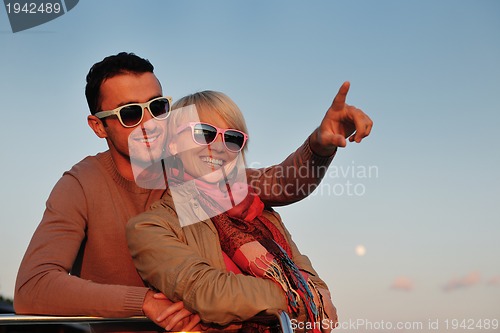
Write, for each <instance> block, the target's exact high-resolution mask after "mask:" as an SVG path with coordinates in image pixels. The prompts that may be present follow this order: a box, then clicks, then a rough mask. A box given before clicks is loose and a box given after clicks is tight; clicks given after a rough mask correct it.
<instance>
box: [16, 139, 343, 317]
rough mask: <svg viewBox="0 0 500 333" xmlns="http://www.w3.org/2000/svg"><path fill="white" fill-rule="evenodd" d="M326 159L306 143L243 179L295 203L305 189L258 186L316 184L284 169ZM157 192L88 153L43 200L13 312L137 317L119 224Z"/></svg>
mask: <svg viewBox="0 0 500 333" xmlns="http://www.w3.org/2000/svg"><path fill="white" fill-rule="evenodd" d="M332 158H333V156H332V157H330V158H322V157H319V156H316V155H314V154H313V153H312V152H311V150H310V148H309V144H308V140H307V141H306V143H305V144H304V145H302V146H301V147H300V148H299V149H298V150H297V151H296V152H295V153H294V154H292V155H290V156H289V157H288V158H287V159H286V160H285V161H283V163H282V164H281V165H280V166H279V167H271V168H267V169H259V170H249V171H248V174H249V179H250V180H251V182H252V184H253V185H255V186H258V187H259V188H261V189H263V190H262V191H260V195H261V198H262V199H263V201H264V202H265V203H266V204H271V205H282V204H286V203H290V202H294V201H297V200H300V199H301V198H303V197H304V196H305V195H307V194H308V193H304V192H303V191H296V193H295V192H293V191H292V190H291V189H292V187H289V188H288V190H289V191H286V193H282V195H279V196H274V197H273V196H270V195H269V194H270V193H266V192H265V190H264V189H265V188H269V185H272V184H280V185H281V186H285V185H286V184H292V185H293V186H300V185H301V184H318V183H319V181H320V180H321V178H322V176H323V175H324V172H322V173H321V174H318V172H315V173H314V175H313V173H312V171H311V172H310V173H309V175H311V176H312V175H313V176H312V177H306V178H300V180H299V181H298V182H297V181H296V180H295V179H287V178H286V177H283V170H284V169H287V168H289V167H290V166H296V167H299V166H302V167H304V165H307V166H308V168H316V167H320V168H321V170H322V171H325V170H326V167H325V166H328V165H329V163H330V162H331V160H332ZM276 171H278V173H277V172H276ZM318 176H319V177H318ZM266 184H267V185H266ZM163 192H164V191H163V190H147V189H143V188H140V187H138V186H137V185H136V184H135V183H134V182H133V181H128V180H126V179H124V178H123V177H121V175H120V174H119V173H118V172H117V170H116V167H115V165H114V163H113V160H112V158H111V155H110V153H109V152H104V153H100V154H98V155H96V156H91V157H87V158H85V159H84V160H82V161H81V162H79V163H78V164H76V165H75V166H74V167H73V168H72V169H71V170H70V171H68V172H65V173H64V174H63V176H62V178H61V179H60V180H59V181H58V183H57V184H56V185H55V187H54V189H53V190H52V192H51V194H50V196H49V199H48V200H47V207H46V210H45V213H44V215H43V218H42V221H41V222H40V225H39V226H38V228H37V229H36V231H35V233H34V235H33V238H32V239H31V242H30V244H29V246H28V249H27V251H26V254H25V256H24V258H23V261H22V262H21V266H20V268H19V272H18V276H17V281H16V289H15V295H14V308H15V311H16V313H19V314H51V315H87V316H105V317H127V316H134V315H142V314H143V313H142V304H143V301H144V297H145V295H146V292H147V290H148V289H147V288H146V287H145V286H144V284H143V281H142V279H141V277H140V276H139V274H138V273H137V271H136V269H135V267H134V264H133V262H132V259H131V257H130V254H129V251H128V247H127V241H126V237H125V225H126V223H127V221H128V220H129V219H130V218H132V217H133V216H136V215H138V214H139V213H142V212H144V211H146V210H147V208H148V207H149V206H150V205H151V204H152V203H153V202H155V201H157V200H158V199H160V198H161V196H162V194H163ZM68 273H70V274H68Z"/></svg>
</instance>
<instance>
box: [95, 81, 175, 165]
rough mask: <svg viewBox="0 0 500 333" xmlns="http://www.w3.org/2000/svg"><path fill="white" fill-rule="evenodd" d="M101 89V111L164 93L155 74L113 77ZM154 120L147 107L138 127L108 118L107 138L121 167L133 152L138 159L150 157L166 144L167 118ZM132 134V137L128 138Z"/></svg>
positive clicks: (146, 99)
mask: <svg viewBox="0 0 500 333" xmlns="http://www.w3.org/2000/svg"><path fill="white" fill-rule="evenodd" d="M100 92H101V110H113V109H115V108H117V107H119V106H122V105H125V104H130V103H145V102H148V101H150V100H151V99H153V98H155V97H160V96H162V90H161V86H160V83H159V82H158V80H157V78H156V76H155V75H154V74H153V73H142V74H132V73H127V74H120V75H117V76H114V77H112V78H109V79H107V80H105V81H104V82H103V83H102V85H101V90H100ZM151 119H153V118H152V117H151V114H150V113H149V111H148V110H144V117H143V119H142V121H141V123H140V124H139V125H137V126H136V127H132V128H126V127H123V126H122V124H121V123H120V121H119V120H118V118H117V117H116V116H110V117H107V118H105V122H106V124H107V126H106V127H105V131H106V135H107V136H106V140H107V142H108V146H109V149H110V152H111V154H112V156H113V159H114V161H115V163H116V164H117V166H118V167H119V168H120V165H118V164H122V165H123V163H125V164H128V165H130V160H129V157H130V156H131V155H133V156H134V158H135V159H144V160H148V159H150V158H151V154H153V155H159V154H161V152H162V149H163V147H164V144H165V126H164V121H158V120H151ZM145 133H146V134H147V136H146V135H145ZM130 135H132V136H131V138H130V140H129V136H130ZM129 142H130V146H129ZM155 158H157V156H155Z"/></svg>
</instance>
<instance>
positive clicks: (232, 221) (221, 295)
mask: <svg viewBox="0 0 500 333" xmlns="http://www.w3.org/2000/svg"><path fill="white" fill-rule="evenodd" d="M173 109H174V111H172V113H171V115H170V116H169V119H168V124H167V127H168V129H167V133H169V136H170V138H169V141H168V151H169V153H170V155H171V156H170V157H169V158H167V159H166V161H165V163H164V164H163V165H164V166H165V172H166V175H167V177H166V178H167V179H168V182H169V191H168V193H167V194H166V195H164V197H163V198H162V200H160V201H159V202H157V203H155V204H154V205H153V206H152V207H151V209H150V210H149V211H147V212H145V213H143V214H141V215H139V216H137V217H135V218H133V219H132V220H130V222H129V224H128V225H127V237H128V241H129V249H130V251H131V254H132V257H133V259H134V263H135V265H136V267H137V270H138V271H139V273H140V274H141V276H142V278H143V279H144V280H145V281H146V282H147V283H149V284H150V285H151V286H153V287H154V288H156V289H158V290H160V291H161V292H162V293H164V294H165V295H166V296H167V297H168V298H169V299H171V300H174V301H179V300H182V301H183V302H184V306H185V307H186V308H187V309H189V310H191V311H193V312H196V313H198V314H199V315H200V317H201V319H202V320H203V321H204V322H205V323H215V324H219V325H227V324H229V323H231V322H234V321H245V320H247V319H249V318H251V317H253V316H255V315H256V314H258V313H259V312H261V311H271V312H272V311H273V310H280V309H281V310H285V311H287V312H288V313H289V315H290V316H291V317H292V318H297V319H299V320H302V321H307V322H309V323H310V324H309V327H311V328H313V331H320V330H321V328H323V329H324V330H327V331H329V329H331V328H333V327H321V323H322V319H325V318H329V319H330V323H335V322H336V312H335V308H334V306H333V304H332V303H331V299H330V294H329V292H328V289H327V286H326V284H325V283H324V282H323V281H322V280H321V279H320V278H319V277H318V274H317V273H316V272H315V270H314V269H313V268H312V266H311V263H310V261H309V259H308V258H307V257H306V256H304V255H302V254H301V253H300V252H299V251H298V249H297V246H296V245H295V243H294V242H293V241H292V239H291V236H290V234H289V233H288V231H287V230H286V228H285V227H284V225H283V223H282V222H281V219H280V217H279V215H278V214H277V213H276V212H274V211H272V210H270V209H264V205H263V204H262V202H261V201H260V199H259V198H258V196H256V195H254V194H253V192H252V190H251V188H250V187H249V186H248V185H247V183H246V180H245V179H246V178H245V168H244V166H245V165H244V150H245V149H246V143H247V139H248V136H247V134H246V133H247V129H246V125H245V121H244V118H243V116H242V114H241V112H240V110H239V108H238V107H237V106H236V104H235V103H234V102H233V101H232V100H231V99H230V98H229V97H227V96H226V95H224V94H222V93H219V92H214V91H204V92H199V93H195V94H193V95H189V96H186V97H184V98H182V99H180V100H179V101H178V102H176V103H175V104H174V106H173Z"/></svg>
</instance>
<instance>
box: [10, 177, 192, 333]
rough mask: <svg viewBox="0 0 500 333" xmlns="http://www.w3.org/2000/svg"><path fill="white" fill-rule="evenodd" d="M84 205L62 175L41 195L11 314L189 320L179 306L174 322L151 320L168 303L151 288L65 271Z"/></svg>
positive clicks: (79, 236)
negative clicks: (95, 279) (44, 202)
mask: <svg viewBox="0 0 500 333" xmlns="http://www.w3.org/2000/svg"><path fill="white" fill-rule="evenodd" d="M88 205H89V202H88V201H87V199H86V198H85V195H84V192H83V189H82V187H81V185H80V183H79V182H78V180H77V179H75V178H74V177H73V176H71V175H68V174H66V175H64V176H63V177H62V178H61V179H60V180H59V182H58V183H57V184H56V186H55V187H54V189H53V191H52V193H51V195H50V197H49V199H48V200H47V208H46V211H45V213H44V216H43V218H42V221H41V223H40V225H39V226H38V228H37V230H36V231H35V233H34V235H33V237H32V240H31V242H30V244H29V246H28V249H27V251H26V253H25V256H24V258H23V261H22V263H21V265H20V268H19V272H18V276H17V281H16V287H15V295H14V306H15V311H16V313H18V314H38V315H68V316H69V315H84V316H103V317H130V316H142V315H146V316H148V317H149V318H150V319H152V320H153V321H155V322H156V323H157V324H158V325H160V326H162V327H166V326H167V325H168V324H170V325H172V327H175V328H176V329H178V330H180V329H182V328H183V326H184V325H185V324H187V323H188V321H189V319H191V318H188V317H187V316H188V315H189V313H186V311H185V310H182V309H181V310H179V311H182V312H183V314H184V316H181V317H180V319H181V320H180V322H179V323H177V322H170V319H171V318H167V319H163V320H161V321H156V318H157V317H159V316H160V315H161V314H162V313H163V312H164V311H166V310H167V309H168V308H170V306H172V305H173V302H171V301H169V300H168V299H165V298H163V299H161V298H154V297H152V294H153V293H152V292H151V291H150V290H149V289H148V288H146V287H143V286H126V285H119V284H113V283H111V282H110V283H108V284H103V283H96V282H92V281H89V280H87V279H83V278H80V277H78V276H76V275H70V273H69V272H70V271H71V270H72V269H73V267H74V266H75V260H76V258H77V255H78V252H79V251H81V248H82V244H83V243H84V242H85V241H87V239H86V237H87V225H86V220H87V209H88ZM124 250H125V251H127V248H125V249H124ZM126 253H127V254H128V251H127V252H126ZM113 264H114V265H120V264H121V263H119V262H116V263H113ZM134 271H135V269H134ZM96 273H97V274H98V272H96ZM179 311H176V312H175V313H178V312H179ZM177 318H179V316H178V317H177ZM176 324H178V326H175V325H176Z"/></svg>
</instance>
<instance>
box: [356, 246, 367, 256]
mask: <svg viewBox="0 0 500 333" xmlns="http://www.w3.org/2000/svg"><path fill="white" fill-rule="evenodd" d="M354 251H355V252H356V254H357V255H358V256H360V257H362V256H364V255H365V254H366V248H365V247H364V246H363V245H358V246H356V249H355V250H354Z"/></svg>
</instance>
